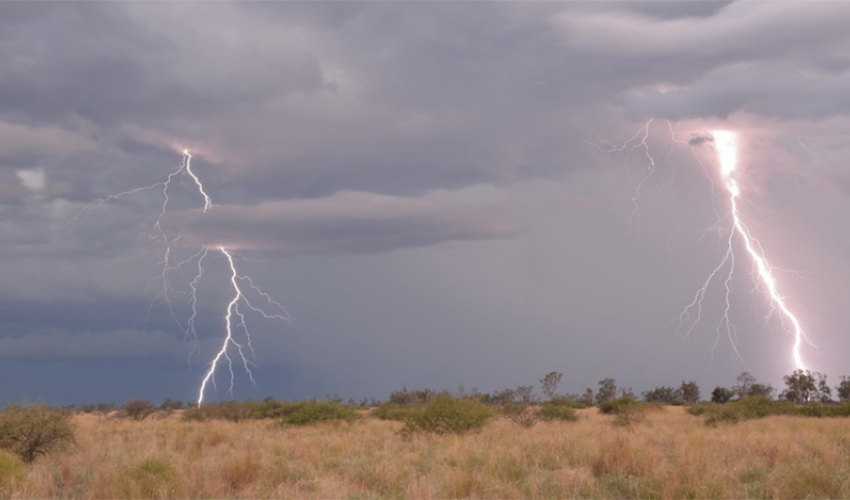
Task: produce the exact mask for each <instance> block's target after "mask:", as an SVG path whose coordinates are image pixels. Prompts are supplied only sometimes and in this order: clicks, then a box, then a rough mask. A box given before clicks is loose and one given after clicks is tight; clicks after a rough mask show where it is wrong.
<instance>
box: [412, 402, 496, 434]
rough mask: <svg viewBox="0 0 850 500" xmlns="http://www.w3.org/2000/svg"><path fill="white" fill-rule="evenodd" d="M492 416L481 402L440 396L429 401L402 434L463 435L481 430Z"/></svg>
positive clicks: (413, 416)
mask: <svg viewBox="0 0 850 500" xmlns="http://www.w3.org/2000/svg"><path fill="white" fill-rule="evenodd" d="M491 415H492V412H491V410H490V408H489V407H487V405H485V404H484V403H482V402H480V401H477V400H473V399H455V398H453V397H451V396H448V395H440V396H437V397H434V398H432V399H431V400H429V401H428V403H427V404H426V405H425V407H424V409H423V410H422V411H421V412H418V413H416V414H414V415H412V417H411V418H410V419H408V420H407V422H406V423H405V426H404V428H403V429H402V433H403V434H410V433H413V432H417V431H423V432H433V433H435V434H461V433H464V432H468V431H471V430H475V429H480V428H481V427H483V426H484V424H485V423H487V420H488V419H489V418H490V416H491Z"/></svg>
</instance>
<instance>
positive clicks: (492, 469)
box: [0, 397, 850, 499]
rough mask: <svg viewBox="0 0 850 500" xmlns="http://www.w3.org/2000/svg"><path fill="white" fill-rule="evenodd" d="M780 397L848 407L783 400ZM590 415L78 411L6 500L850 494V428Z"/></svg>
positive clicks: (658, 414)
mask: <svg viewBox="0 0 850 500" xmlns="http://www.w3.org/2000/svg"><path fill="white" fill-rule="evenodd" d="M455 400H457V401H474V398H466V399H463V398H457V397H456V398H455ZM776 403H779V404H780V405H785V406H788V407H794V406H801V407H807V406H812V407H823V408H827V407H836V406H840V405H823V404H820V403H818V404H816V405H814V404H813V405H795V404H794V403H791V402H788V401H780V402H776V401H772V402H771V404H776ZM254 404H255V405H257V406H260V405H262V404H263V403H262V402H254ZM633 404H634V405H636V406H637V407H644V408H652V407H651V406H647V405H646V403H638V402H634V403H633ZM734 404H735V403H730V405H734ZM701 406H703V405H695V406H692V407H689V409H695V408H699V407H701ZM704 406H711V405H704ZM714 406H727V405H714ZM541 408H542V406H541ZM183 411H186V410H183ZM357 411H359V412H361V414H367V413H368V412H371V411H372V410H357ZM575 413H576V416H577V417H578V419H577V420H576V421H574V422H562V421H557V420H554V421H543V420H541V421H539V422H538V423H537V424H536V425H534V426H533V427H530V428H519V427H517V426H516V424H514V423H513V422H511V421H510V420H509V419H508V418H505V417H500V416H493V417H491V418H490V419H489V420H488V422H487V423H486V425H484V426H483V427H481V428H480V429H479V430H478V431H476V432H466V433H462V434H459V435H454V434H452V435H444V436H440V435H437V434H430V435H422V434H419V433H414V434H412V435H411V439H409V440H405V439H403V438H402V437H401V436H399V435H398V432H399V430H400V429H401V428H402V427H403V426H404V423H402V422H396V421H392V420H380V419H378V418H373V417H368V416H367V417H365V418H361V419H359V420H357V421H355V422H354V423H353V424H352V425H343V426H338V425H334V424H333V423H330V422H319V423H317V424H315V425H310V426H284V427H281V426H277V425H269V424H270V422H271V420H269V419H265V420H263V419H246V420H240V421H239V422H234V421H232V420H227V419H211V420H207V421H195V420H192V421H186V420H183V419H182V418H180V416H179V414H177V413H173V414H170V415H163V416H162V418H147V419H145V420H144V421H142V422H134V421H130V420H128V419H103V418H101V417H99V416H97V415H94V414H83V413H78V414H76V415H75V416H73V417H72V419H73V423H74V424H75V427H76V429H77V432H76V434H77V440H76V441H77V442H76V445H75V446H73V447H71V448H69V449H68V450H67V451H66V452H65V453H62V454H48V455H47V456H44V457H42V458H40V459H38V460H36V461H34V462H33V463H31V464H30V465H28V466H27V467H26V472H25V473H22V472H21V471H22V470H23V469H22V467H21V463H20V461H17V458H16V457H14V456H11V457H10V456H8V455H6V456H5V458H7V459H8V458H11V461H10V463H12V464H13V465H12V466H11V467H7V466H6V465H5V464H6V461H4V455H3V454H0V495H2V496H3V497H12V498H94V499H102V498H128V499H134V498H420V499H434V498H576V497H581V498H658V499H667V498H763V497H770V498H774V497H776V498H847V497H850V483H848V482H847V481H846V478H847V477H850V448H848V446H847V437H846V426H847V421H845V420H841V419H817V418H806V417H803V416H797V415H783V416H781V417H775V416H771V415H768V416H765V417H763V418H760V419H758V420H743V421H740V422H739V423H738V424H737V425H718V426H713V427H709V426H705V425H703V421H702V419H701V418H695V417H693V416H691V415H689V414H688V413H687V412H686V411H685V409H683V408H677V407H670V406H668V407H664V408H662V409H658V410H651V411H647V412H646V413H645V419H644V420H643V422H642V423H640V424H639V425H632V426H626V427H612V419H613V418H616V417H615V416H612V415H604V414H602V413H601V412H600V411H599V410H598V409H597V408H586V409H576V410H575ZM14 464H17V465H14ZM6 470H11V471H12V472H11V473H9V474H6V472H5V471H6ZM15 471H16V472H15ZM8 477H11V478H13V479H11V480H7V479H6V478H8Z"/></svg>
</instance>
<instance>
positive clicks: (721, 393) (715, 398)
mask: <svg viewBox="0 0 850 500" xmlns="http://www.w3.org/2000/svg"><path fill="white" fill-rule="evenodd" d="M734 395H735V393H734V392H733V391H732V390H731V389H727V388H725V387H720V386H719V385H718V386H717V387H715V388H714V390H713V391H711V402H712V403H719V404H723V403H728V402H729V400H731V399H732V396H734Z"/></svg>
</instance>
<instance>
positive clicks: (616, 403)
mask: <svg viewBox="0 0 850 500" xmlns="http://www.w3.org/2000/svg"><path fill="white" fill-rule="evenodd" d="M598 407H599V411H601V412H602V413H604V414H605V415H617V414H619V413H625V412H628V411H631V410H633V409H634V408H636V407H637V401H635V399H634V398H630V397H628V396H626V397H622V398H618V399H614V400H611V401H605V402H604V403H600V404H599V405H598Z"/></svg>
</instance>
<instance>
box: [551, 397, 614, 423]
mask: <svg viewBox="0 0 850 500" xmlns="http://www.w3.org/2000/svg"><path fill="white" fill-rule="evenodd" d="M603 404H606V403H603ZM576 405H579V406H581V407H583V406H584V405H582V404H581V403H577V402H575V401H573V400H572V399H570V398H567V397H563V396H556V397H554V398H552V399H550V400H549V401H547V402H545V403H543V406H542V407H541V408H540V411H539V412H538V413H537V414H538V416H539V417H540V418H542V419H543V420H563V421H566V422H575V421H576V420H578V416H576V411H575V408H576Z"/></svg>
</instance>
